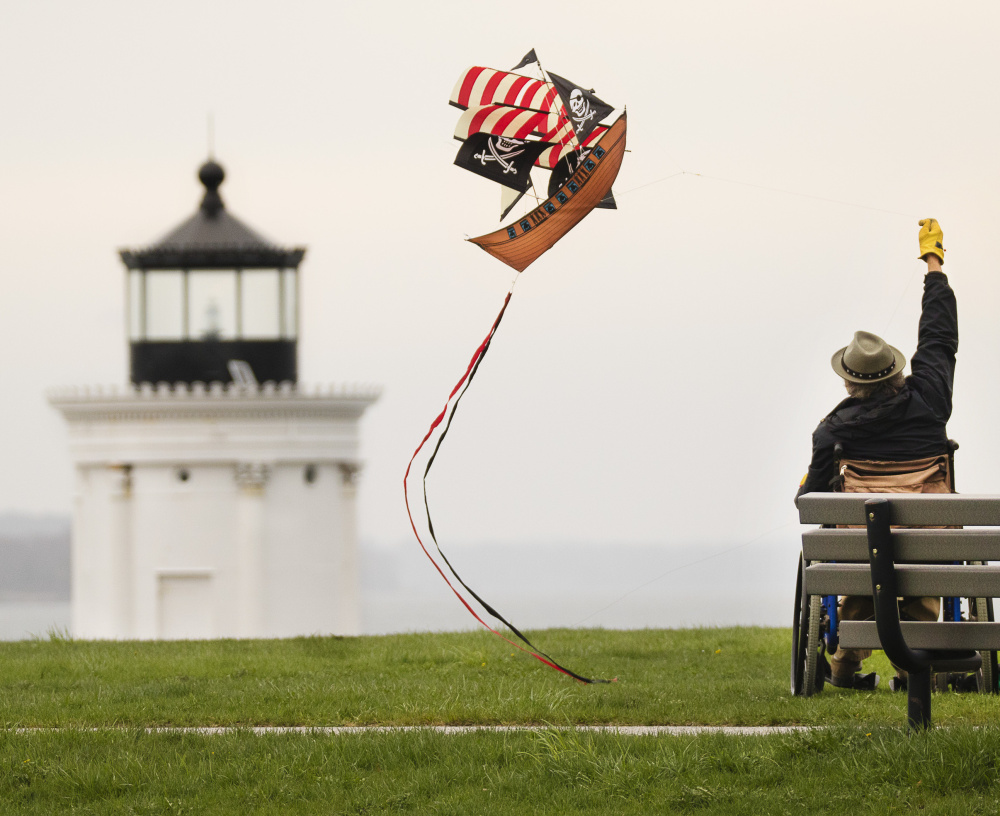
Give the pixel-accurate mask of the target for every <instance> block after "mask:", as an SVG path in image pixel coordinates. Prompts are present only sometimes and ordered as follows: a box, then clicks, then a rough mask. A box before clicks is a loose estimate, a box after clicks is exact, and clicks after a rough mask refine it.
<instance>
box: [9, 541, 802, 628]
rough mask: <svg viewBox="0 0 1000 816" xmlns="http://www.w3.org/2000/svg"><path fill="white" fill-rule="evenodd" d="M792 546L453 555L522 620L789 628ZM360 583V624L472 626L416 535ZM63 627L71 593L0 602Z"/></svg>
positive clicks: (13, 619)
mask: <svg viewBox="0 0 1000 816" xmlns="http://www.w3.org/2000/svg"><path fill="white" fill-rule="evenodd" d="M798 546H799V543H798V541H797V540H795V539H792V540H791V541H781V542H773V541H772V542H760V543H758V544H756V545H753V546H744V547H739V548H735V549H734V548H728V547H726V546H725V545H720V546H674V547H656V546H621V547H612V546H603V547H598V546H587V547H568V546H560V547H524V546H517V547H504V546H500V545H484V546H478V547H472V546H466V547H458V548H454V549H453V550H452V551H450V552H448V556H449V558H450V560H451V562H452V564H453V565H454V566H455V568H456V569H457V570H458V571H459V573H460V574H461V575H462V577H463V578H464V579H465V580H466V583H468V584H469V585H470V586H471V587H472V588H473V589H475V590H476V591H477V592H478V593H479V594H480V595H481V596H482V597H483V598H484V599H485V600H486V601H488V602H489V603H491V604H492V605H493V606H494V607H495V608H496V609H497V610H498V611H499V612H500V613H501V614H503V615H504V616H505V617H507V619H508V620H509V621H510V622H511V623H513V624H514V625H515V626H517V627H518V628H526V629H536V628H546V627H553V626H568V627H584V626H586V627H596V626H601V627H605V628H609V629H642V628H647V627H648V628H686V627H694V626H732V625H760V626H789V625H790V624H791V616H792V613H791V607H792V596H793V593H794V589H795V587H794V579H795V565H796V560H797V558H798ZM453 583H454V581H453ZM456 586H457V584H456ZM361 593H362V601H361V613H362V631H363V633H364V634H386V633H390V632H414V631H455V630H461V629H473V628H477V627H478V626H479V624H478V623H477V622H476V621H475V619H474V618H473V617H472V616H471V615H469V613H468V611H467V610H466V609H465V607H464V606H462V605H461V603H460V602H459V601H458V599H457V598H455V596H454V595H453V594H452V592H451V590H450V589H448V587H447V585H446V584H445V583H444V581H442V580H441V577H440V575H438V574H437V572H436V571H435V570H434V568H433V567H432V566H431V565H430V563H429V562H428V561H427V559H426V557H425V556H424V555H423V553H422V552H421V551H420V549H419V547H418V546H417V544H416V543H414V544H413V545H412V546H410V545H409V544H401V545H399V546H396V547H385V548H371V547H369V548H366V549H365V550H364V551H363V553H362V569H361ZM484 619H485V620H487V622H492V621H491V619H488V618H486V617H485V616H484ZM69 629H70V607H69V602H68V601H47V602H16V603H4V602H0V640H22V639H26V638H31V637H47V636H48V633H49V632H50V631H52V630H54V631H60V632H64V631H69Z"/></svg>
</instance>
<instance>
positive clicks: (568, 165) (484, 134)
mask: <svg viewBox="0 0 1000 816" xmlns="http://www.w3.org/2000/svg"><path fill="white" fill-rule="evenodd" d="M531 62H536V63H538V68H539V71H540V72H541V74H542V77H543V78H542V79H532V78H531V77H527V76H522V75H520V74H515V73H513V72H512V71H516V70H518V69H520V68H523V67H524V66H525V65H528V64H529V63H531ZM512 71H498V70H495V69H493V68H483V67H480V66H474V67H472V68H469V69H468V70H467V71H465V72H464V73H463V74H462V76H461V77H459V80H458V82H457V83H456V84H455V89H454V91H452V94H451V99H450V100H449V101H450V103H451V104H452V105H454V106H455V107H458V108H461V109H462V110H463V111H464V112H463V113H462V115H461V116H460V117H459V120H458V125H457V126H456V128H455V138H456V139H458V140H459V141H461V142H462V146H461V148H459V151H458V156H457V157H456V158H455V164H457V165H458V166H459V167H462V168H464V169H465V170H469V171H470V172H472V173H476V174H477V175H480V176H483V177H485V178H487V179H490V180H491V181H494V182H496V183H498V184H500V185H502V188H503V195H502V198H501V210H502V212H501V215H500V219H501V221H502V220H503V219H504V218H505V217H506V216H507V214H508V213H509V212H510V210H511V209H512V208H513V206H514V204H516V203H517V201H518V200H519V199H520V198H521V197H522V196H523V195H524V194H525V193H526V192H528V191H529V190H532V189H533V187H534V185H533V182H532V179H531V170H532V168H533V167H535V168H540V169H541V170H548V171H550V173H551V175H550V176H549V180H548V185H547V190H546V195H547V198H545V199H544V200H542V201H541V203H539V204H538V206H536V207H535V208H534V209H533V210H531V211H530V212H528V213H527V214H525V215H523V216H521V217H520V218H516V219H514V221H513V222H512V223H510V224H508V225H506V226H503V227H501V228H500V229H498V230H496V231H494V232H491V233H488V234H486V235H480V236H479V237H478V238H470V239H469V240H470V241H472V243H474V244H477V245H478V246H480V247H482V248H483V249H484V250H486V252H488V253H490V255H492V256H493V257H495V258H497V259H498V260H501V261H503V262H504V263H505V264H507V265H508V266H510V267H513V268H514V269H516V270H517V271H518V272H523V271H524V270H525V269H526V268H527V267H528V266H529V264H531V263H532V262H533V261H535V260H536V259H537V258H538V257H539V256H540V255H542V253H544V252H545V251H546V250H548V249H550V248H551V247H552V246H553V245H554V244H555V243H556V241H558V240H559V239H560V238H562V237H563V236H564V235H565V234H566V233H567V232H569V231H570V230H571V229H572V228H573V227H575V226H576V225H577V224H578V223H580V221H582V220H583V218H584V217H585V216H586V215H587V214H588V213H589V212H590V211H591V210H593V209H594V208H595V207H605V208H614V207H615V202H614V197H613V195H612V194H611V185H612V184H613V183H614V181H615V179H616V178H617V176H618V170H619V168H620V167H621V163H622V158H623V157H624V155H625V131H626V118H625V114H624V113H622V115H621V116H619V117H618V118H617V119H616V120H615V121H614V123H612V124H611V125H610V126H609V125H603V124H601V122H602V121H603V120H604V119H605V118H606V117H607V116H609V115H610V114H611V113H612V112H613V111H614V108H613V107H612V106H611V105H608V104H607V103H606V102H604V101H602V100H601V99H598V98H597V97H596V96H595V95H594V92H593V91H588V90H585V89H583V88H581V87H580V86H578V85H576V84H575V83H573V82H570V81H569V80H567V79H563V78H562V77H560V76H557V75H556V74H552V73H548V74H546V72H545V71H544V70H543V69H542V67H541V63H540V62H538V59H537V57H536V56H535V52H534V50H533V49H532V50H531V51H529V52H528V54H527V55H525V57H524V59H523V60H521V62H520V63H519V64H518V65H517V66H515V67H514V69H512ZM536 198H538V199H540V198H541V196H538V195H536Z"/></svg>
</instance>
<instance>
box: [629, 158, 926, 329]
mask: <svg viewBox="0 0 1000 816" xmlns="http://www.w3.org/2000/svg"><path fill="white" fill-rule="evenodd" d="M678 176H696V177H697V178H703V179H709V180H710V181H719V182H722V183H724V184H738V185H739V186H741V187H752V188H754V189H756V190H767V191H768V192H771V193H780V194H781V195H789V196H795V197H797V198H811V199H813V200H814V201H825V202H827V203H828V204H838V205H839V206H841V207H853V208H855V209H859V210H870V211H872V212H881V213H887V214H888V215H900V216H903V217H904V218H913V219H916V218H917V216H915V215H913V214H912V213H904V212H900V211H899V210H887V209H885V208H884V207H872V206H869V205H867V204H856V203H854V202H851V201H841V200H839V199H836V198H827V197H826V196H818V195H813V194H812V193H800V192H798V191H795V190H783V189H781V188H779V187H768V186H767V185H764V184H753V183H751V182H748V181H739V180H737V179H727V178H721V177H719V176H709V175H707V174H705V173H694V172H691V171H690V170H679V171H678V172H676V173H671V174H670V175H669V176H664V177H663V178H658V179H655V180H654V181H650V182H647V183H645V184H640V185H639V186H638V187H633V188H631V189H629V190H625V191H624V192H616V193H615V195H616V196H618V197H621V196H626V195H628V194H629V193H634V192H636V191H637V190H642V189H645V188H646V187H652V186H653V185H654V184H661V183H662V182H664V181H669V180H670V179H673V178H677V177H678ZM914 277H915V276H910V277H908V278H907V281H906V284H905V285H904V286H903V288H902V291H901V292H900V295H899V298H898V299H897V301H896V305H895V306H894V307H893V309H892V313H891V314H890V315H889V319H888V320H887V321H886V323H885V328H883V330H882V331H883V333H885V332H886V331H887V330H888V328H889V326H891V325H892V321H893V320H894V319H895V317H896V313H897V312H898V311H899V307H900V306H902V304H903V301H904V300H905V299H906V295H907V294H908V293H909V291H910V288H911V287H912V286H913V281H914Z"/></svg>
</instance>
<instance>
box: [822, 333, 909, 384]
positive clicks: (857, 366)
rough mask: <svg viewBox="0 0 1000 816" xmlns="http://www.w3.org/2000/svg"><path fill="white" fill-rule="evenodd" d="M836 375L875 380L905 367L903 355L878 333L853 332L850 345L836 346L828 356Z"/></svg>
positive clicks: (867, 381) (884, 378) (850, 378)
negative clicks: (830, 355)
mask: <svg viewBox="0 0 1000 816" xmlns="http://www.w3.org/2000/svg"><path fill="white" fill-rule="evenodd" d="M830 364H831V365H832V366H833V370H834V371H836V372H837V376H838V377H843V378H844V379H845V380H847V381H848V382H855V383H874V382H880V381H881V380H887V379H889V378H890V377H893V376H895V375H896V374H898V373H899V372H900V371H902V370H903V369H904V368H905V367H906V357H904V356H903V352H901V351H900V350H899V349H898V348H896V347H895V346H890V345H889V344H888V343H886V342H885V340H883V339H882V338H881V337H879V336H878V335H877V334H871V333H870V332H863V331H859V332H854V339H853V340H852V341H851V344H850V345H849V346H844V348H842V349H838V350H837V351H836V352H835V353H834V355H833V357H832V358H831V359H830Z"/></svg>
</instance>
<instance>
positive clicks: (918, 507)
mask: <svg viewBox="0 0 1000 816" xmlns="http://www.w3.org/2000/svg"><path fill="white" fill-rule="evenodd" d="M885 498H888V499H889V500H890V502H891V505H892V516H891V518H892V523H893V524H912V525H917V526H920V525H930V524H946V525H955V524H965V525H973V526H1000V496H997V495H975V494H965V493H892V494H886V493H806V494H804V495H802V496H799V498H798V508H799V520H800V521H801V522H802V523H803V524H864V523H865V512H864V505H865V502H866V501H867V500H868V499H885Z"/></svg>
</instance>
